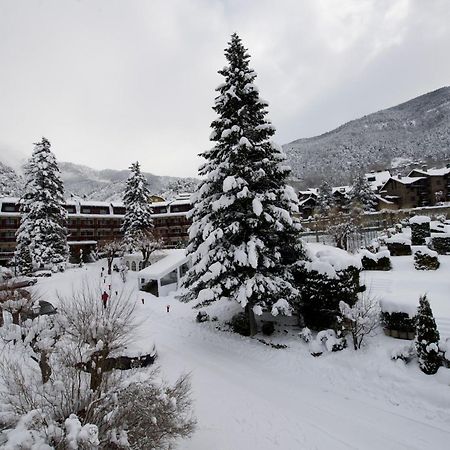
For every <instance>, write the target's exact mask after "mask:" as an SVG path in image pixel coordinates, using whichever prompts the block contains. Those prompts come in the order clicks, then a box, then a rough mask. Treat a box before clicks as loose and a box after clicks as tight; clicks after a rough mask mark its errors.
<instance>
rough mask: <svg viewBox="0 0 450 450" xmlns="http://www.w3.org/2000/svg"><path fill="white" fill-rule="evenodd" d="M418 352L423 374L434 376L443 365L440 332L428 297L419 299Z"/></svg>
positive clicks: (424, 296)
mask: <svg viewBox="0 0 450 450" xmlns="http://www.w3.org/2000/svg"><path fill="white" fill-rule="evenodd" d="M416 351H417V357H418V359H419V367H420V370H422V372H424V373H426V374H427V375H432V374H435V373H436V372H437V370H438V369H439V367H440V366H441V365H442V360H441V357H440V355H439V331H438V329H437V327H436V322H435V320H434V317H433V312H432V311H431V306H430V302H429V301H428V299H427V297H426V295H423V296H422V297H420V299H419V308H418V310H417V326H416Z"/></svg>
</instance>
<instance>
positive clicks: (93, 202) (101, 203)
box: [79, 199, 111, 208]
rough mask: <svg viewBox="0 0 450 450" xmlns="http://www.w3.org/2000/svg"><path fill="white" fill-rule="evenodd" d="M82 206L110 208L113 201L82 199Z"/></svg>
mask: <svg viewBox="0 0 450 450" xmlns="http://www.w3.org/2000/svg"><path fill="white" fill-rule="evenodd" d="M79 203H80V205H81V206H102V207H106V208H109V207H110V206H111V202H105V201H98V200H97V201H96V200H84V199H83V200H80V201H79Z"/></svg>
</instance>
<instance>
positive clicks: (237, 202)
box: [180, 34, 303, 334]
mask: <svg viewBox="0 0 450 450" xmlns="http://www.w3.org/2000/svg"><path fill="white" fill-rule="evenodd" d="M225 56H226V59H227V60H228V65H227V66H225V67H224V68H223V69H222V70H220V71H219V73H220V74H221V75H222V76H223V77H224V78H225V82H224V83H223V84H221V85H220V86H219V87H218V88H217V89H216V90H217V91H218V92H219V95H218V97H217V98H216V99H215V106H214V108H213V109H214V110H215V111H216V113H217V114H218V117H217V119H216V120H214V121H213V122H212V124H211V127H212V129H213V131H212V134H211V136H210V139H211V140H212V141H214V142H215V145H214V147H213V148H212V149H211V150H208V151H205V152H204V153H203V154H202V155H201V156H203V157H204V158H205V159H206V163H205V164H203V165H202V166H201V167H200V169H199V174H200V175H201V176H202V177H204V180H203V181H202V183H201V184H200V186H199V189H198V190H197V192H196V193H195V194H194V197H193V200H194V207H193V210H192V213H191V217H192V220H193V224H192V226H191V228H190V232H189V234H190V236H189V237H190V242H189V245H188V249H187V252H188V254H189V255H190V256H191V260H192V268H191V269H190V270H189V272H188V273H187V275H186V277H185V278H184V280H183V288H184V289H183V291H182V293H181V295H180V298H181V300H183V301H190V300H196V301H197V302H198V304H202V305H206V304H209V303H212V302H214V301H216V300H219V299H230V300H235V301H237V302H238V303H240V305H241V306H242V307H244V308H246V312H247V315H248V318H249V321H250V326H251V334H254V333H255V332H256V321H255V317H254V313H256V314H261V313H262V311H263V310H268V311H271V312H272V314H274V315H277V314H289V313H290V310H291V306H290V303H291V300H292V299H293V297H294V296H295V295H296V290H295V288H294V287H293V286H292V285H291V283H290V279H291V276H290V271H289V264H292V263H293V262H295V261H297V260H298V259H300V258H302V257H303V247H302V244H301V241H300V239H299V236H298V234H299V230H300V224H299V221H298V220H297V219H296V218H294V217H293V213H295V212H297V211H298V199H297V196H296V194H295V192H294V190H293V189H292V188H291V187H290V186H288V185H287V184H286V180H287V177H288V175H289V173H290V168H289V167H288V166H287V165H286V163H285V155H284V153H283V152H282V150H281V148H280V147H279V146H277V145H276V144H275V143H273V142H272V141H271V140H270V138H271V137H272V136H273V134H274V132H275V129H274V127H273V126H272V125H271V123H270V122H269V121H268V120H267V119H266V114H267V110H266V107H267V103H266V102H265V101H264V100H262V99H261V98H260V97H259V93H258V89H257V87H256V86H255V85H254V84H253V82H254V80H255V78H256V73H255V72H254V71H253V70H252V69H250V67H249V59H250V56H249V54H248V53H247V50H246V49H245V48H244V46H243V44H242V42H241V39H240V38H239V36H238V35H237V34H233V35H232V37H231V42H230V43H229V47H228V48H227V49H226V50H225Z"/></svg>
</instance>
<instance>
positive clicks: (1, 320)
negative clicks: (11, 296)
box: [0, 308, 5, 327]
mask: <svg viewBox="0 0 450 450" xmlns="http://www.w3.org/2000/svg"><path fill="white" fill-rule="evenodd" d="M4 323H5V320H4V319H3V309H2V308H0V327H2V326H3V324H4Z"/></svg>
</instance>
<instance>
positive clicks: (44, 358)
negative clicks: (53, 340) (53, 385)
mask: <svg viewBox="0 0 450 450" xmlns="http://www.w3.org/2000/svg"><path fill="white" fill-rule="evenodd" d="M48 359H49V358H48V353H47V352H46V351H45V350H42V351H41V358H40V360H39V368H40V369H41V377H42V384H45V383H47V381H48V380H50V376H51V375H52V368H51V367H50V364H49V362H48Z"/></svg>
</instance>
